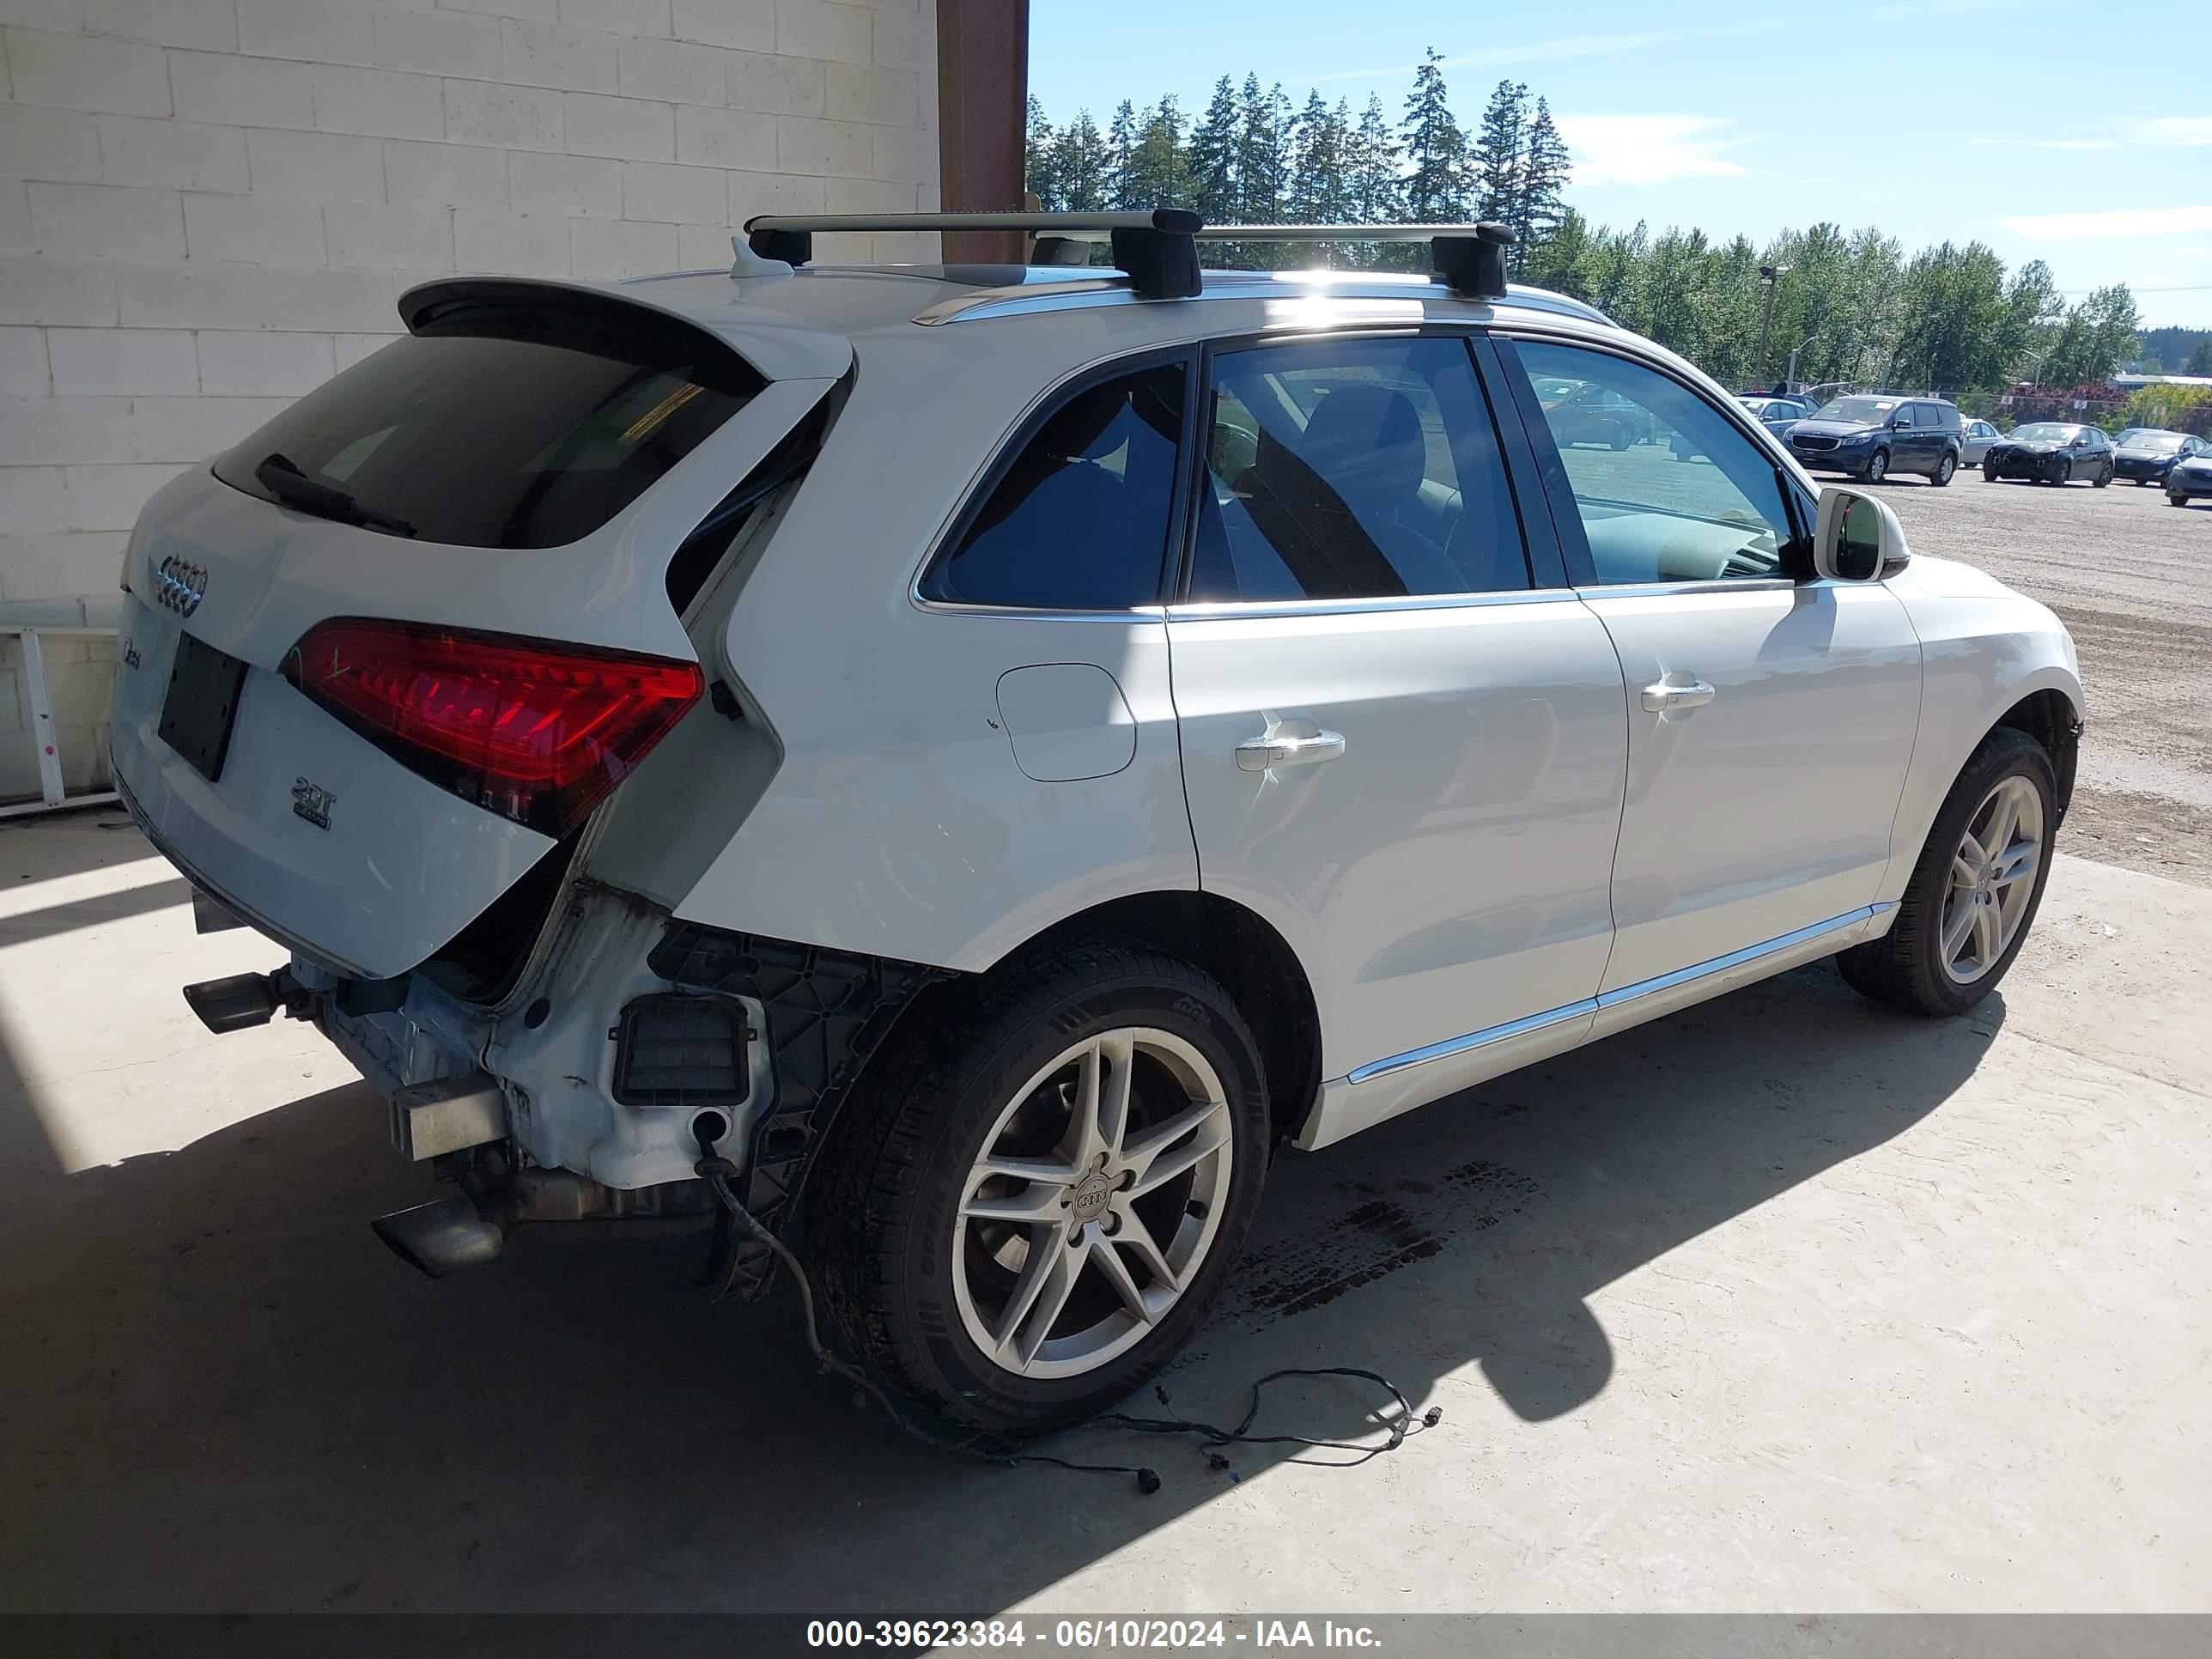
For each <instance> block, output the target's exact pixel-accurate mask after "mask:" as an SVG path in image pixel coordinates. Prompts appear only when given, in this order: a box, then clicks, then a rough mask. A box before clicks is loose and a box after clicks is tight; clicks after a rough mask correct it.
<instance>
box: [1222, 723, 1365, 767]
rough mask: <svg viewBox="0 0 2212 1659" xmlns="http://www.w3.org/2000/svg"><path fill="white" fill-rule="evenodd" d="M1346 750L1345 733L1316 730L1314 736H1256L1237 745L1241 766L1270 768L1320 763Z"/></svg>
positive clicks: (1238, 760) (1238, 765) (1238, 762)
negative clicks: (1247, 741)
mask: <svg viewBox="0 0 2212 1659" xmlns="http://www.w3.org/2000/svg"><path fill="white" fill-rule="evenodd" d="M1343 752H1344V733H1343V732H1315V733H1314V734H1313V736H1311V737H1310V738H1290V737H1277V738H1253V739H1252V740H1251V741H1250V742H1249V743H1240V744H1237V770H1238V771H1240V772H1266V771H1269V770H1271V769H1273V768H1275V767H1279V766H1318V765H1320V764H1321V763H1322V762H1323V761H1333V760H1334V759H1335V758H1336V757H1338V756H1339V755H1341V754H1342V753H1343Z"/></svg>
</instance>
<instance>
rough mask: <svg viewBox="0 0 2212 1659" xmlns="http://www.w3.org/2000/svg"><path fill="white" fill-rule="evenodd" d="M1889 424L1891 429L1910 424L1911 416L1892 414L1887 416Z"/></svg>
mask: <svg viewBox="0 0 2212 1659" xmlns="http://www.w3.org/2000/svg"><path fill="white" fill-rule="evenodd" d="M1889 424H1890V426H1891V428H1893V429H1894V428H1898V427H1900V426H1911V424H1912V417H1911V416H1910V415H1893V416H1890V417H1889Z"/></svg>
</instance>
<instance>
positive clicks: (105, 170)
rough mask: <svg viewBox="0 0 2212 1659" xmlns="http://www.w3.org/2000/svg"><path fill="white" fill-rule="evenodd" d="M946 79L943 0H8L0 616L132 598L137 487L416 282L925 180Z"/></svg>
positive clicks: (60, 614)
mask: <svg viewBox="0 0 2212 1659" xmlns="http://www.w3.org/2000/svg"><path fill="white" fill-rule="evenodd" d="M936 85H937V80H936V29H935V12H934V8H933V4H932V3H931V0H436V3H433V0H0V620H10V621H25V622H40V621H43V622H46V623H86V622H89V623H93V624H94V625H102V624H105V623H107V622H109V621H110V620H112V617H113V615H114V611H115V605H116V577H117V572H118V564H119V561H120V559H121V556H122V552H123V547H124V543H125V536H126V533H127V532H128V530H129V527H130V526H131V523H132V521H133V520H135V519H136V517H137V513H138V509H139V507H140V506H141V505H142V504H143V502H144V501H145V499H146V498H147V496H148V495H150V494H151V493H152V492H153V491H154V490H155V489H157V488H158V487H159V486H160V485H161V483H162V482H163V481H165V480H166V479H167V478H168V477H172V476H173V475H174V474H175V473H176V472H177V471H179V470H180V469H181V468H183V467H185V466H187V465H192V464H194V463H196V462H198V461H200V460H202V459H204V458H205V457H207V456H209V455H210V454H212V453H215V452H216V451H217V450H220V449H222V448H223V447H227V446H228V445H229V444H231V443H234V442H235V441H238V440H239V439H240V438H242V437H244V436H245V435H246V434H247V433H249V432H250V431H252V429H253V428H255V427H256V426H258V424H260V423H261V422H263V421H264V420H266V419H267V418H268V417H269V416H270V415H271V414H273V413H274V412H275V411H276V410H279V409H281V408H282V407H283V405H284V404H285V403H286V402H287V401H288V400H289V399H290V398H295V397H297V396H298V395H299V394H300V393H301V392H306V391H307V390H308V389H310V388H311V387H313V386H315V385H317V384H318V383H319V382H320V381H322V380H325V379H327V378H328V377H329V376H330V375H331V374H333V373H335V372H336V371H337V370H338V369H341V368H345V367H347V366H348V365H349V364H351V363H353V362H357V361H358V360H359V359H360V358H361V357H362V356H365V355H366V354H368V352H370V351H373V350H374V349H376V347H377V346H378V345H379V344H380V343H382V342H383V341H384V340H385V339H386V338H387V337H389V336H390V335H391V334H392V333H393V332H396V331H397V329H398V322H397V318H396V314H395V313H394V310H393V303H394V301H395V299H396V297H397V295H398V293H399V292H400V291H401V290H403V289H405V288H407V287H409V286H410V285H411V284H413V283H416V282H419V281H422V280H424V279H426V278H428V277H431V276H439V275H443V274H447V273H451V272H453V271H456V270H460V271H507V272H524V273H529V274H534V275H550V276H580V277H589V278H611V277H617V276H631V275H635V274H638V273H641V272H646V271H653V270H671V269H675V268H678V267H685V266H707V265H717V264H726V263H727V261H728V259H729V258H730V246H729V236H730V233H731V230H732V228H733V227H734V226H735V225H736V224H737V223H738V222H740V221H742V220H743V219H744V218H745V217H746V216H749V215H750V214H755V213H761V212H770V211H776V210H783V211H816V212H823V211H832V212H834V211H841V210H912V209H917V208H920V209H928V208H933V207H934V206H935V205H936V204H937V199H936V198H937V178H938V170H937V132H936V126H937V118H936V107H937V93H936ZM932 252H933V250H932V249H931V248H929V247H927V246H924V245H923V244H922V243H921V240H920V239H904V238H878V239H873V240H872V241H871V242H869V243H868V245H866V246H858V245H854V246H844V247H839V246H834V239H824V245H823V248H822V253H823V257H824V258H917V257H922V258H927V257H930V256H931V254H932ZM49 659H50V660H55V659H56V656H55V653H52V652H50V653H49ZM87 660H89V659H87ZM5 666H6V665H0V669H4V668H5ZM9 678H12V677H11V676H10V675H9V674H8V673H7V672H5V671H0V681H5V680H7V679H9ZM72 695H74V693H72ZM100 718H101V719H103V720H104V718H105V716H104V714H102V715H101V716H100ZM93 724H94V725H97V722H96V721H95V722H94V723H93ZM88 729H89V728H88ZM12 746H16V745H15V743H14V741H13V740H11V738H10V737H9V734H7V733H5V732H0V751H7V750H10V749H11V747H12ZM72 782H73V783H75V782H76V780H74V779H73V780H72ZM33 789H35V782H34V783H33ZM0 793H7V788H6V784H5V782H4V781H0Z"/></svg>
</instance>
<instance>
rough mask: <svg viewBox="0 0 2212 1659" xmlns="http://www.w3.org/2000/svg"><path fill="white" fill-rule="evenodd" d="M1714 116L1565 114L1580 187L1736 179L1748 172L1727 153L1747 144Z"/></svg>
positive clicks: (1562, 121)
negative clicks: (1672, 180) (1729, 132)
mask: <svg viewBox="0 0 2212 1659" xmlns="http://www.w3.org/2000/svg"><path fill="white" fill-rule="evenodd" d="M1731 125H1734V124H1733V123H1732V122H1729V121H1723V120H1718V119H1716V118H1713V117H1711V116H1709V115H1563V116H1561V117H1560V118H1559V133H1560V136H1561V137H1564V138H1565V140H1566V141H1567V149H1568V152H1569V153H1570V155H1571V156H1572V157H1573V160H1574V181H1575V183H1577V185H1656V184H1661V183H1663V182H1664V181H1666V180H1667V179H1735V178H1741V176H1742V175H1743V173H1745V172H1746V171H1747V169H1746V168H1745V167H1743V166H1742V165H1741V163H1739V162H1735V161H1729V159H1728V157H1726V156H1725V155H1722V154H1721V152H1722V151H1723V150H1725V149H1734V148H1735V147H1736V146H1737V145H1739V144H1741V143H1744V140H1743V139H1741V138H1732V137H1727V136H1726V133H1727V130H1728V129H1729V127H1730V126H1731Z"/></svg>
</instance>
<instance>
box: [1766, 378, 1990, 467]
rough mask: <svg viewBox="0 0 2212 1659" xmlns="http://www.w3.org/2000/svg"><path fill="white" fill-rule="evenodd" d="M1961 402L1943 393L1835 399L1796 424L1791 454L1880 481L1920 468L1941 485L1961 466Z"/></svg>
mask: <svg viewBox="0 0 2212 1659" xmlns="http://www.w3.org/2000/svg"><path fill="white" fill-rule="evenodd" d="M1960 430H1961V428H1960V419H1959V408H1958V405H1957V404H1953V403H1949V402H1947V401H1945V400H1944V399H1942V398H1893V397H1887V396H1879V397H1877V396H1852V397H1844V398H1830V399H1829V400H1828V401H1827V402H1826V403H1825V404H1821V405H1820V408H1819V409H1817V410H1814V412H1813V414H1812V415H1811V416H1808V418H1807V419H1805V420H1802V421H1799V422H1796V424H1795V425H1793V426H1791V427H1790V431H1789V435H1788V440H1787V441H1788V443H1789V446H1790V453H1791V454H1793V455H1795V456H1796V458H1797V459H1799V460H1800V461H1802V463H1803V464H1804V465H1806V466H1807V467H1808V469H1810V470H1812V471H1820V472H1844V473H1849V474H1850V476H1851V477H1855V478H1862V479H1864V480H1865V481H1866V482H1868V483H1881V481H1882V480H1883V479H1884V478H1886V477H1888V476H1889V475H1890V474H1891V473H1893V472H1917V473H1919V474H1921V475H1922V476H1923V477H1926V478H1927V480H1928V481H1929V483H1932V484H1936V485H1939V486H1940V485H1943V484H1948V483H1950V482H1951V478H1952V475H1953V474H1954V473H1955V472H1957V471H1958V470H1959V452H1960Z"/></svg>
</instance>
